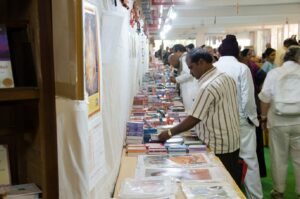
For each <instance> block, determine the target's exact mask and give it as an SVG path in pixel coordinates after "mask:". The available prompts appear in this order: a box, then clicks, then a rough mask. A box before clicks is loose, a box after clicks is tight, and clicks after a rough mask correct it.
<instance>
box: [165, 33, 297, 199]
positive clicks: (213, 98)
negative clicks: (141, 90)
mask: <svg viewBox="0 0 300 199" xmlns="http://www.w3.org/2000/svg"><path fill="white" fill-rule="evenodd" d="M283 45H284V50H283V51H280V53H279V51H278V52H276V50H275V49H273V48H271V46H270V45H266V50H265V52H264V53H263V56H262V57H261V59H258V58H257V57H255V55H254V50H253V49H250V48H245V49H242V50H241V49H240V47H239V45H238V41H237V39H236V37H235V36H234V35H227V36H226V38H225V39H223V40H222V43H221V45H220V46H219V48H218V49H217V50H216V49H213V48H211V47H210V46H205V45H203V46H201V47H198V48H195V47H194V45H192V44H191V45H188V46H183V45H181V44H176V45H174V46H173V47H172V48H171V49H169V52H167V53H165V54H164V56H162V58H163V57H164V59H166V64H170V65H171V67H172V68H173V71H174V76H172V77H171V78H170V82H173V83H178V84H179V85H180V93H181V97H182V98H183V103H184V105H185V107H186V109H187V111H188V113H189V116H188V117H187V118H186V119H185V120H184V121H182V122H181V123H180V124H178V125H177V126H175V127H173V128H171V129H169V130H168V131H163V132H162V133H161V134H160V135H159V139H160V140H162V141H164V140H167V139H169V138H170V132H171V135H172V136H174V135H176V134H179V133H181V132H184V131H186V130H189V129H192V128H194V129H195V131H196V132H197V134H198V136H199V138H200V139H201V140H202V141H203V142H204V143H205V144H206V145H207V146H208V147H209V148H210V149H211V150H212V151H213V152H214V153H215V155H216V156H218V157H219V158H220V160H221V161H222V163H223V164H224V166H225V168H226V169H227V170H228V172H229V173H230V174H231V175H232V177H233V179H234V180H235V181H236V183H237V184H238V185H241V183H242V179H241V176H242V175H241V172H240V171H241V163H240V162H241V161H239V160H241V159H242V160H243V162H244V163H245V164H246V165H247V172H246V176H245V178H244V179H243V184H244V187H245V191H246V194H247V196H248V198H253V199H254V198H255V199H256V198H257V199H260V198H263V191H262V185H261V180H260V178H261V177H265V176H266V175H267V173H266V165H265V160H264V151H263V147H264V143H263V132H269V137H270V159H271V176H272V180H273V190H272V191H271V193H270V194H271V197H272V198H276V199H277V198H278V199H280V198H283V193H284V191H285V187H286V176H287V167H288V158H289V156H290V157H291V159H292V161H293V166H294V172H295V176H296V178H295V179H296V190H295V192H296V193H297V195H298V199H300V89H299V88H297V87H299V86H298V85H297V82H299V84H300V46H299V43H298V42H297V41H296V40H295V38H289V39H286V40H285V41H284V43H283ZM257 60H262V61H261V62H258V61H257ZM297 75H298V76H297ZM279 82H280V83H279ZM298 94H299V95H298Z"/></svg>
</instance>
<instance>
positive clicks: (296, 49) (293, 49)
mask: <svg viewBox="0 0 300 199" xmlns="http://www.w3.org/2000/svg"><path fill="white" fill-rule="evenodd" d="M283 60H284V62H286V61H294V62H297V63H298V64H300V46H299V45H294V46H290V47H289V48H288V50H287V51H286V53H285V55H284V58H283Z"/></svg>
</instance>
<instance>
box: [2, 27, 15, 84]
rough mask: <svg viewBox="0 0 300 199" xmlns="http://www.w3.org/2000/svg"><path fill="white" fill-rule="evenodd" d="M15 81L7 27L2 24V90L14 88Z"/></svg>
mask: <svg viewBox="0 0 300 199" xmlns="http://www.w3.org/2000/svg"><path fill="white" fill-rule="evenodd" d="M13 87H14V79H13V73H12V67H11V60H10V53H9V45H8V38H7V32H6V27H5V26H4V25H1V24H0V88H13Z"/></svg>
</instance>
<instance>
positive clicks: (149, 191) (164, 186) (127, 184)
mask: <svg viewBox="0 0 300 199" xmlns="http://www.w3.org/2000/svg"><path fill="white" fill-rule="evenodd" d="M176 192H177V187H176V183H175V182H174V181H173V180H172V179H171V178H169V177H148V178H140V179H130V178H127V179H125V181H123V183H122V185H121V190H120V199H141V198H143V199H144V198H145V199H171V198H174V199H175V194H176Z"/></svg>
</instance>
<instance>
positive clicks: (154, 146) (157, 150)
mask: <svg viewBox="0 0 300 199" xmlns="http://www.w3.org/2000/svg"><path fill="white" fill-rule="evenodd" d="M148 154H149V155H157V154H162V155H163V154H168V151H167V149H166V148H165V147H164V146H163V145H162V144H158V143H151V144H150V145H149V144H148Z"/></svg>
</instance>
